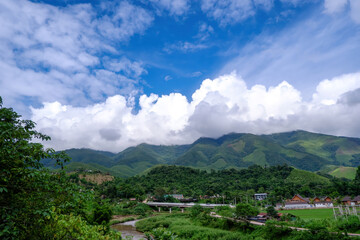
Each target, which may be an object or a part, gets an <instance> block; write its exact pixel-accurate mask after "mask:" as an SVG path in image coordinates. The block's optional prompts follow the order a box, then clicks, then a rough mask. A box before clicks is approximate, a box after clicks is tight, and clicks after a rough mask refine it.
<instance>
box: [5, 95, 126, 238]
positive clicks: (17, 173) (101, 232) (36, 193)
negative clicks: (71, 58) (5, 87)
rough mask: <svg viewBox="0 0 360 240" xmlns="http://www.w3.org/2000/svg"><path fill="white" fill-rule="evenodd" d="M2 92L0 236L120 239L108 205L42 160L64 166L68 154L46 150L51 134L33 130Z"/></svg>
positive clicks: (29, 122) (30, 124)
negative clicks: (7, 103) (4, 102)
mask: <svg viewBox="0 0 360 240" xmlns="http://www.w3.org/2000/svg"><path fill="white" fill-rule="evenodd" d="M34 127H35V123H34V122H32V121H29V120H22V119H21V116H19V115H18V114H17V113H16V112H14V111H13V110H12V109H11V108H5V107H3V106H2V99H1V97H0V169H1V172H0V193H1V194H0V216H1V218H0V238H1V239H120V234H119V233H116V232H113V231H110V230H109V226H108V222H109V220H110V218H111V215H112V213H111V209H110V208H109V207H108V205H106V204H104V203H103V202H101V201H100V200H97V199H95V198H94V194H93V193H92V192H91V191H87V190H85V189H83V188H82V187H80V186H79V185H77V184H74V183H72V182H71V181H70V179H69V178H68V176H67V175H66V174H65V172H64V171H58V172H56V173H54V172H49V171H48V170H46V169H44V168H43V165H42V164H41V163H40V160H41V159H43V158H48V159H49V158H52V159H54V161H55V162H56V163H57V164H58V165H59V166H60V167H61V168H62V166H63V162H64V161H67V160H68V157H67V156H66V155H65V154H63V153H54V150H52V149H44V148H43V146H42V144H40V143H37V141H41V140H42V141H44V140H50V137H48V136H46V135H43V134H41V133H39V132H37V131H35V130H34Z"/></svg>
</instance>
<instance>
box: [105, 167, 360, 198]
mask: <svg viewBox="0 0 360 240" xmlns="http://www.w3.org/2000/svg"><path fill="white" fill-rule="evenodd" d="M358 171H359V174H360V170H358ZM359 186H360V185H359V184H358V180H353V181H349V180H345V179H338V178H334V177H332V176H330V175H324V176H323V175H320V174H316V173H312V172H308V171H304V170H298V169H294V168H292V167H289V166H287V165H282V166H271V167H261V166H258V165H253V166H251V167H249V168H247V169H241V170H236V169H226V170H218V171H215V170H212V171H210V172H207V171H204V170H199V169H194V168H189V167H183V166H161V167H155V168H153V169H152V170H150V171H149V172H147V174H145V175H142V176H135V177H130V178H127V179H122V178H117V179H116V180H115V181H112V182H106V183H104V184H103V185H102V186H100V187H99V189H100V191H101V192H102V194H104V195H105V196H107V197H109V198H115V199H119V198H130V197H137V198H142V199H145V198H146V197H147V196H148V195H149V194H150V195H153V196H156V198H157V199H158V200H159V199H161V198H162V197H163V196H164V195H165V194H175V193H177V194H183V195H184V196H186V197H194V198H197V199H199V198H201V196H204V195H207V196H214V195H220V196H224V200H229V201H233V200H234V198H235V197H237V198H239V197H240V198H243V199H242V200H244V199H245V198H253V194H254V193H256V192H258V193H259V192H267V193H270V196H271V197H270V199H269V201H270V202H271V203H272V204H275V203H276V202H279V201H282V200H283V199H288V198H291V197H292V196H293V195H295V194H301V195H303V196H307V197H315V196H331V197H339V196H344V195H357V194H360V188H359ZM221 200H222V199H221ZM238 200H240V199H238Z"/></svg>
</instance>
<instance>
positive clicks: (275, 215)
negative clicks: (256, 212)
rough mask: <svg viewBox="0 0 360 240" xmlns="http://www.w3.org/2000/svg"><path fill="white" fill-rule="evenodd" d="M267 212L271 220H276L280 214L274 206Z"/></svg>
mask: <svg viewBox="0 0 360 240" xmlns="http://www.w3.org/2000/svg"><path fill="white" fill-rule="evenodd" d="M266 212H267V214H268V216H270V217H271V218H276V217H277V216H278V215H277V214H278V212H277V211H276V210H275V208H274V207H273V206H269V207H268V208H267V209H266Z"/></svg>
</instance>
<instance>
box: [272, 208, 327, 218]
mask: <svg viewBox="0 0 360 240" xmlns="http://www.w3.org/2000/svg"><path fill="white" fill-rule="evenodd" d="M279 212H280V213H291V214H293V215H295V216H297V217H300V218H301V219H304V220H310V219H326V218H330V219H332V218H334V214H333V209H332V208H325V209H297V210H283V211H279Z"/></svg>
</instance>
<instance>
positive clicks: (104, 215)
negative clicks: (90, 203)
mask: <svg viewBox="0 0 360 240" xmlns="http://www.w3.org/2000/svg"><path fill="white" fill-rule="evenodd" d="M111 217H112V211H111V209H110V206H109V205H108V204H105V203H103V204H96V207H95V209H94V212H93V223H95V224H98V225H104V226H106V225H108V223H109V222H110V220H111Z"/></svg>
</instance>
